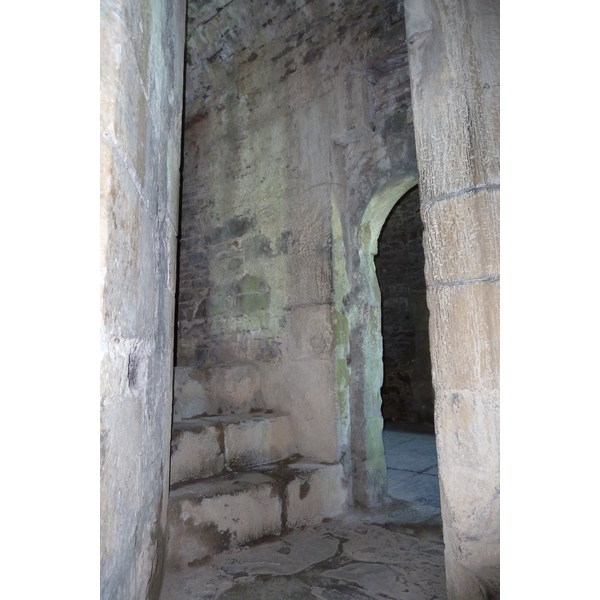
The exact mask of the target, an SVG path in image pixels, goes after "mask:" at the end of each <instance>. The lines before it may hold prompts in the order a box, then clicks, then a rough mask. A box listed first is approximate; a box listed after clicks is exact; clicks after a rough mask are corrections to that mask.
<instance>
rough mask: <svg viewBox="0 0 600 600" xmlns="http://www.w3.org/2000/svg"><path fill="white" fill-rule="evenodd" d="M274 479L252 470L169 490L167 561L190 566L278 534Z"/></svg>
mask: <svg viewBox="0 0 600 600" xmlns="http://www.w3.org/2000/svg"><path fill="white" fill-rule="evenodd" d="M281 507H282V502H281V497H280V496H279V494H278V493H277V491H276V485H275V480H274V479H273V478H272V477H269V476H268V475H264V474H262V473H256V472H247V473H241V474H238V475H236V476H235V477H234V476H231V477H227V478H222V479H217V480H213V479H211V480H205V481H200V482H197V483H194V484H188V485H186V486H182V487H180V488H177V489H172V490H171V495H170V498H169V509H168V531H169V534H168V541H167V564H168V565H169V567H171V568H173V567H175V568H177V567H183V566H193V565H194V564H198V563H200V561H202V560H203V559H205V558H206V557H208V556H212V555H214V554H216V553H218V552H222V551H224V550H228V549H231V548H235V547H238V546H240V545H242V544H245V543H248V542H250V541H252V540H255V539H258V538H260V537H263V536H265V535H276V534H279V533H280V532H281Z"/></svg>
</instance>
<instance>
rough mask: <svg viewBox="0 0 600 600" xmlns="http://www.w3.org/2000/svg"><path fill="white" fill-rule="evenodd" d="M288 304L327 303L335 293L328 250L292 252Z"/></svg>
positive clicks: (292, 305) (288, 282)
mask: <svg viewBox="0 0 600 600" xmlns="http://www.w3.org/2000/svg"><path fill="white" fill-rule="evenodd" d="M287 274H288V278H287V298H286V306H288V307H290V308H291V307H294V306H300V305H307V304H325V303H327V302H330V301H331V298H332V295H333V278H332V272H331V255H330V253H328V252H325V251H320V252H306V253H301V254H291V255H290V257H289V261H288V264H287Z"/></svg>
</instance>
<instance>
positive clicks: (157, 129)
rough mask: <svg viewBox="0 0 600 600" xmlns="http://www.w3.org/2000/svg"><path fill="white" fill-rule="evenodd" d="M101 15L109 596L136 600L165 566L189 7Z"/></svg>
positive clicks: (149, 5) (158, 4) (114, 7)
mask: <svg viewBox="0 0 600 600" xmlns="http://www.w3.org/2000/svg"><path fill="white" fill-rule="evenodd" d="M100 9H101V115H100V124H101V139H100V143H101V181H100V183H101V202H100V208H101V221H100V223H101V254H100V256H101V268H100V274H101V278H100V295H101V336H100V358H101V365H100V367H101V370H100V392H101V412H100V417H101V425H100V426H101V431H100V433H101V487H100V492H101V597H102V598H103V599H105V600H118V599H123V600H131V599H132V598H157V597H158V593H159V591H160V584H161V578H162V568H163V565H162V563H163V559H162V556H163V553H164V532H165V526H166V509H167V497H168V481H169V440H170V425H171V403H172V363H173V322H174V305H175V285H176V282H175V279H176V235H177V221H178V194H179V165H180V135H181V111H182V95H183V48H184V31H185V2H184V1H183V0H176V1H175V2H165V1H164V0H101V3H100ZM83 595H85V593H84V594H83Z"/></svg>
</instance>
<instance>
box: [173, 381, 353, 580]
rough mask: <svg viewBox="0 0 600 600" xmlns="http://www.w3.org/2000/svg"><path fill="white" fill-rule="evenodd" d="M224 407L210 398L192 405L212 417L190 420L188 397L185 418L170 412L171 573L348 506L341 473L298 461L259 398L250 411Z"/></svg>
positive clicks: (286, 430) (283, 420) (286, 431)
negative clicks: (171, 424)
mask: <svg viewBox="0 0 600 600" xmlns="http://www.w3.org/2000/svg"><path fill="white" fill-rule="evenodd" d="M255 398H256V396H255ZM228 400H229V401H228V402H227V403H226V404H225V403H223V404H222V405H221V406H219V403H218V402H216V403H215V400H214V398H212V399H211V402H210V403H208V404H207V403H206V402H202V401H200V400H199V401H198V404H196V406H197V407H198V408H206V407H207V406H210V408H212V409H213V410H214V411H215V413H216V414H212V415H207V414H206V412H203V413H200V414H197V415H191V414H189V413H190V412H193V411H190V410H189V406H190V405H191V404H190V399H189V398H187V399H186V402H187V406H188V410H187V411H186V412H187V413H188V414H187V416H182V415H181V412H182V411H179V415H178V414H177V413H178V411H177V410H176V411H174V412H175V415H176V417H175V418H176V420H174V422H173V431H172V439H171V491H170V496H169V506H168V541H167V564H168V566H169V567H170V568H180V567H184V566H194V565H199V564H203V563H204V562H205V561H206V560H208V558H209V557H210V556H212V555H214V554H216V553H218V552H222V551H225V550H229V549H232V548H236V547H239V546H242V545H245V544H248V543H250V542H252V541H255V540H258V539H260V538H262V537H264V536H271V535H279V534H280V533H282V532H283V531H285V530H286V529H292V528H296V527H302V526H305V525H308V524H313V523H317V522H320V521H321V520H322V519H323V518H325V517H332V516H335V515H337V514H339V513H341V512H342V511H343V510H344V508H345V507H346V505H347V492H346V483H345V478H344V473H343V469H342V466H341V465H340V464H324V463H319V462H313V461H311V460H308V459H305V458H303V457H301V456H299V455H298V454H296V453H295V444H294V437H293V428H292V423H291V422H290V418H289V416H288V415H286V414H285V413H283V412H275V411H273V410H269V409H266V408H265V407H264V406H260V403H259V402H258V401H256V399H255V400H254V401H253V403H252V404H253V406H252V407H251V408H250V411H249V412H247V411H248V403H247V402H240V403H232V402H231V398H229V399H228ZM176 403H177V383H176ZM224 407H225V408H226V409H227V414H225V410H224V409H223V408H224ZM236 408H238V409H241V411H240V412H239V413H238V412H236ZM244 410H245V412H242V411H244Z"/></svg>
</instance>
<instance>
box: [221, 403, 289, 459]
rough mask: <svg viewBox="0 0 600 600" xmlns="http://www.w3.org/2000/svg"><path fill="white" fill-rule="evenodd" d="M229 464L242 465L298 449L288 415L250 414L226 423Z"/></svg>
mask: <svg viewBox="0 0 600 600" xmlns="http://www.w3.org/2000/svg"><path fill="white" fill-rule="evenodd" d="M224 437H225V461H226V464H227V468H229V469H233V470H236V469H240V468H244V467H247V466H253V465H262V464H266V463H271V462H276V461H279V460H283V459H285V458H287V457H288V456H290V455H291V454H292V453H293V452H294V451H295V446H294V439H293V434H292V429H291V424H290V420H289V417H288V416H287V415H273V414H270V415H269V414H267V415H251V416H250V418H248V419H244V420H237V421H235V422H232V423H228V424H225V425H224Z"/></svg>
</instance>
